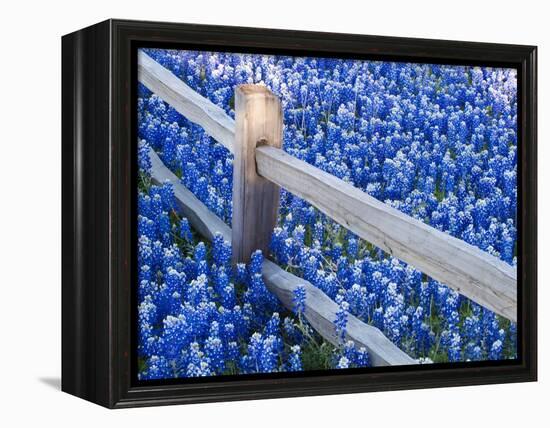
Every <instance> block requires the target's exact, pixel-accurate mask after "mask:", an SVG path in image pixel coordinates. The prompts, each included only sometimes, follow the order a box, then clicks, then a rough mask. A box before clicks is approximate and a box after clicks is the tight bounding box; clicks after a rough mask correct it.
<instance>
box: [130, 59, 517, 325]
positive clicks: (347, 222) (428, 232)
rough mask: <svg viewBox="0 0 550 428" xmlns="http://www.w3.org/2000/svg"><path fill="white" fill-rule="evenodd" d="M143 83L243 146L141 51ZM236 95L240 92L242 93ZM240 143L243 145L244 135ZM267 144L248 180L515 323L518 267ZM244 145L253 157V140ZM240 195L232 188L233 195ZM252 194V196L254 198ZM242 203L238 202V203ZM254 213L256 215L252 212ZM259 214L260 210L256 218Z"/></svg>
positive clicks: (221, 119) (230, 124)
mask: <svg viewBox="0 0 550 428" xmlns="http://www.w3.org/2000/svg"><path fill="white" fill-rule="evenodd" d="M138 78H139V80H140V81H141V82H142V83H143V84H145V85H146V86H147V87H148V88H149V89H150V90H151V91H153V92H154V93H156V94H157V95H158V96H159V97H161V98H162V99H163V100H164V101H166V102H167V103H169V104H170V105H172V106H173V107H174V108H175V109H176V110H177V111H178V112H180V113H181V114H183V115H184V116H185V117H187V119H189V120H191V121H192V122H195V123H197V124H199V125H201V126H202V127H203V128H204V129H205V131H206V132H207V133H208V134H209V135H210V136H212V137H213V138H214V139H216V140H217V141H219V142H220V143H221V144H223V145H224V146H225V147H227V148H228V150H229V151H230V152H232V153H233V152H234V150H235V146H236V145H239V146H241V145H242V144H243V141H241V140H239V141H236V133H237V134H239V132H238V129H240V128H239V123H237V126H236V124H235V121H234V120H233V119H231V118H230V117H229V116H227V115H226V114H225V112H224V111H223V110H222V109H221V108H220V107H218V106H215V105H214V104H213V103H211V102H210V101H209V100H208V99H206V98H204V97H202V96H201V95H200V94H198V93H196V92H195V91H193V90H192V89H191V88H190V87H189V86H187V85H186V84H185V83H184V82H182V81H181V80H180V79H178V78H177V77H176V76H174V75H173V74H172V73H171V72H170V71H168V70H167V69H165V68H164V67H162V66H161V65H160V64H158V63H157V62H155V61H154V60H153V59H151V58H150V57H148V56H147V55H146V54H145V53H143V52H139V55H138ZM236 94H237V95H238V94H239V90H237V91H236ZM264 96H266V95H265V94H264ZM262 113H263V115H262ZM250 115H255V116H256V119H257V120H263V121H264V122H269V121H270V118H269V117H267V118H266V115H265V109H261V108H260V109H256V111H255V112H254V111H252V112H249V114H247V115H246V116H244V117H242V118H241V120H242V121H243V123H244V121H245V120H248V121H249V123H250ZM237 116H239V112H237ZM237 119H239V117H237ZM241 134H242V133H241ZM256 135H258V134H256ZM238 137H239V138H241V139H242V135H238ZM265 142H267V145H265V144H262V145H261V146H260V147H256V144H257V143H258V141H255V142H252V145H253V147H252V149H253V152H254V153H253V154H254V157H255V161H256V170H255V172H254V173H252V172H251V171H250V164H249V165H248V167H247V168H243V171H242V175H243V176H245V175H246V176H247V177H250V179H252V180H257V177H255V173H257V174H258V175H259V176H261V177H263V178H264V179H267V180H269V181H270V182H272V183H275V184H277V185H279V186H281V187H284V188H286V189H287V190H288V191H290V192H292V193H294V194H295V195H297V196H299V197H301V198H303V199H304V200H306V201H308V202H309V203H311V204H312V205H314V206H315V207H317V208H318V209H319V210H320V211H322V212H323V213H325V214H326V215H327V216H329V217H331V218H332V219H333V220H335V221H337V222H338V223H340V224H341V225H343V226H344V227H347V228H348V229H350V230H351V231H353V232H354V233H356V234H357V235H358V236H360V237H361V238H363V239H366V240H367V241H369V242H371V243H373V244H374V245H376V246H378V247H380V248H381V249H383V250H384V251H386V252H388V253H390V254H391V255H393V256H395V257H397V258H399V259H401V260H403V261H405V262H407V263H409V264H411V265H413V266H415V267H416V268H418V269H419V270H421V271H422V272H424V273H426V274H427V275H429V276H431V277H432V278H434V279H436V280H438V281H440V282H443V283H445V284H446V285H448V286H449V287H451V288H453V289H454V290H456V291H457V292H459V293H460V294H462V295H464V296H466V297H468V298H469V299H471V300H473V301H475V302H477V303H478V304H480V305H482V306H484V307H486V308H488V309H490V310H492V311H494V312H496V313H498V314H500V315H502V316H504V317H506V318H508V319H510V320H512V321H516V318H517V285H516V284H517V282H516V270H515V268H514V267H512V266H509V265H508V264H506V263H505V262H503V261H501V260H500V259H498V258H496V257H494V256H492V255H490V254H488V253H486V252H484V251H482V250H480V249H478V248H477V247H474V246H473V245H470V244H468V243H466V242H464V241H461V240H459V239H456V238H454V237H452V236H450V235H448V234H446V233H444V232H441V231H439V230H437V229H435V228H433V227H430V226H429V225H427V224H425V223H423V222H421V221H419V220H417V219H414V218H412V217H409V216H407V215H405V214H403V213H401V212H400V211H398V210H397V209H394V208H392V207H390V206H388V205H386V204H384V203H382V202H380V201H378V200H376V199H375V198H373V197H371V196H370V195H368V194H366V193H364V192H362V191H361V190H359V189H357V188H355V187H353V186H352V185H350V184H349V183H346V182H344V181H343V180H340V179H338V178H337V177H334V176H332V175H330V174H327V173H325V172H323V171H321V170H319V169H318V168H315V167H313V166H311V165H309V164H307V163H305V162H303V161H301V160H299V159H297V158H295V157H293V156H291V155H289V154H287V153H286V152H284V151H283V150H281V149H280V148H277V147H270V146H269V145H273V141H269V139H266V138H263V143H265ZM245 143H246V144H248V147H247V150H248V151H250V146H251V142H250V141H247V142H245ZM239 189H240V188H239V187H237V188H234V193H236V192H235V190H239ZM253 196H254V195H249V200H252V199H253ZM255 196H256V197H258V198H260V197H261V192H256V195H255ZM241 202H242V201H241V199H239V201H238V203H239V204H240V203H241ZM234 203H235V200H234ZM243 205H244V202H243ZM259 205H262V204H259ZM265 208H267V209H268V210H271V211H272V210H273V205H271V206H269V207H265V206H264V209H265ZM256 209H258V208H256ZM250 212H252V213H254V210H252V211H250ZM261 214H262V213H258V212H256V215H260V216H261ZM239 239H241V238H240V237H239ZM234 240H235V239H234Z"/></svg>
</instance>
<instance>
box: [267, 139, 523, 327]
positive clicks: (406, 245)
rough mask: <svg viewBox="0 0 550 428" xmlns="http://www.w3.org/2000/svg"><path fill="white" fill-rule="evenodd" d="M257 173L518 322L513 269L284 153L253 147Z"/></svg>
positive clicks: (368, 238)
mask: <svg viewBox="0 0 550 428" xmlns="http://www.w3.org/2000/svg"><path fill="white" fill-rule="evenodd" d="M256 164H257V168H258V173H259V174H260V175H262V176H264V177H266V178H267V179H269V180H271V181H273V182H274V183H277V184H278V185H280V186H281V187H284V188H285V189H287V190H288V191H290V192H292V193H293V194H295V195H297V196H299V197H301V198H303V199H305V200H306V201H308V202H309V203H311V204H312V205H314V206H315V207H317V208H318V209H319V210H320V211H322V212H323V213H325V214H326V215H328V216H329V217H331V218H332V219H334V220H335V221H337V222H338V223H340V224H341V225H343V226H344V227H346V228H348V229H349V230H351V231H352V232H354V233H356V234H357V235H358V236H360V237H361V238H364V239H366V240H367V241H369V242H371V243H373V244H374V245H376V246H378V247H380V248H381V249H383V250H384V251H386V252H388V253H390V254H391V255H393V256H395V257H397V258H399V259H401V260H403V261H405V262H407V263H409V264H411V265H413V266H415V267H416V268H418V269H419V270H421V271H422V272H424V273H426V274H427V275H429V276H431V277H432V278H434V279H436V280H438V281H441V282H442V283H444V284H446V285H448V286H449V287H451V288H453V289H455V290H456V291H458V292H459V293H461V294H463V295H464V296H466V297H468V298H470V299H471V300H473V301H475V302H477V303H479V304H480V305H482V306H484V307H486V308H488V309H490V310H492V311H493V312H496V313H497V314H500V315H502V316H504V317H506V318H508V319H510V320H512V321H516V318H517V314H516V307H517V282H516V269H515V268H514V267H512V266H510V265H508V264H506V263H505V262H503V261H502V260H500V259H498V258H497V257H494V256H492V255H490V254H488V253H486V252H484V251H482V250H480V249H479V248H477V247H474V246H473V245H470V244H467V243H466V242H464V241H461V240H459V239H456V238H454V237H452V236H450V235H448V234H446V233H444V232H441V231H439V230H437V229H435V228H433V227H430V226H429V225H427V224H425V223H423V222H421V221H419V220H417V219H414V218H412V217H409V216H407V215H405V214H403V213H401V212H400V211H398V210H397V209H395V208H392V207H390V206H389V205H386V204H384V203H382V202H380V201H378V200H377V199H375V198H373V197H372V196H370V195H368V194H367V193H364V192H362V191H361V190H359V189H358V188H356V187H354V186H352V185H350V184H349V183H346V182H344V181H342V180H340V179H338V178H337V177H335V176H333V175H331V174H328V173H326V172H324V171H321V170H319V169H318V168H315V167H313V166H311V165H309V164H307V163H306V162H303V161H301V160H299V159H296V158H295V157H293V156H291V155H289V154H287V153H285V152H284V151H283V150H280V149H276V148H273V147H267V146H262V147H258V148H256Z"/></svg>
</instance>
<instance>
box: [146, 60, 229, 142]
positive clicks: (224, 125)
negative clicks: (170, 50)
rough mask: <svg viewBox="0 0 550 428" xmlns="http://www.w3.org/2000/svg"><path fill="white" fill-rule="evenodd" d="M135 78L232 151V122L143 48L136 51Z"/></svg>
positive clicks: (223, 112) (222, 111) (221, 110)
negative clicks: (136, 70)
mask: <svg viewBox="0 0 550 428" xmlns="http://www.w3.org/2000/svg"><path fill="white" fill-rule="evenodd" d="M138 80H139V81H140V82H141V83H143V84H144V85H145V86H146V87H147V88H149V90H151V91H152V92H154V93H155V94H157V95H158V96H159V97H160V98H162V99H163V100H164V101H165V102H167V103H168V104H170V105H171V106H172V107H173V108H174V109H176V111H178V113H180V114H182V115H183V116H185V117H186V118H187V119H189V120H190V121H191V122H194V123H196V124H198V125H200V126H202V127H203V128H204V130H205V131H206V133H207V134H208V135H210V136H211V137H212V138H214V139H215V140H216V141H218V142H219V143H221V144H223V145H224V146H225V147H226V148H227V150H229V151H230V152H233V140H234V138H235V121H234V120H233V119H231V118H230V117H229V116H228V115H227V114H226V113H225V111H224V110H223V109H222V108H220V107H218V106H217V105H215V104H213V103H212V102H211V101H209V100H208V99H206V98H204V97H203V96H201V95H200V94H198V93H197V92H195V91H194V90H193V89H191V88H190V87H189V86H187V85H186V84H185V83H184V82H183V81H182V80H181V79H178V78H177V77H176V76H175V75H174V74H172V72H170V71H169V70H167V69H166V68H164V67H163V66H162V65H160V64H159V63H158V62H156V61H155V60H154V59H152V58H151V57H149V56H148V55H147V54H146V53H145V52H143V51H142V50H138Z"/></svg>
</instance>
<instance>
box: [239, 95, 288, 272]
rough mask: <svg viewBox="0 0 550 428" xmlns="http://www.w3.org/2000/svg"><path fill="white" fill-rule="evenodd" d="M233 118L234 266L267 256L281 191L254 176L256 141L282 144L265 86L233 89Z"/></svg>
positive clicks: (276, 108) (278, 112) (276, 107)
mask: <svg viewBox="0 0 550 428" xmlns="http://www.w3.org/2000/svg"><path fill="white" fill-rule="evenodd" d="M235 119H236V134H235V142H234V147H233V151H234V156H235V158H234V161H233V221H232V224H231V227H232V228H233V240H232V253H233V262H234V263H246V262H248V261H249V260H250V255H251V254H252V252H253V251H255V250H262V252H263V253H264V254H267V253H268V251H269V241H270V239H271V234H272V233H273V228H274V227H275V226H276V224H277V214H278V209H279V194H280V190H281V189H280V187H279V186H277V185H276V184H274V183H272V182H271V181H269V180H266V179H265V178H263V177H261V176H259V175H258V174H257V173H256V159H255V156H256V154H255V151H256V145H257V144H258V142H259V141H261V144H265V145H269V146H272V147H277V148H280V147H281V145H282V139H283V136H282V134H283V116H282V109H281V103H280V101H279V98H277V97H276V96H275V95H274V94H273V93H272V92H271V91H270V90H269V89H267V88H266V87H265V86H260V85H240V86H238V87H237V89H236V90H235Z"/></svg>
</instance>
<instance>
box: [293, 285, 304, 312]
mask: <svg viewBox="0 0 550 428" xmlns="http://www.w3.org/2000/svg"><path fill="white" fill-rule="evenodd" d="M292 293H293V297H292V302H293V303H294V313H295V314H297V315H301V314H303V313H304V311H305V310H306V288H305V287H304V286H303V285H298V286H296V288H295V289H294V290H293V291H292Z"/></svg>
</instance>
